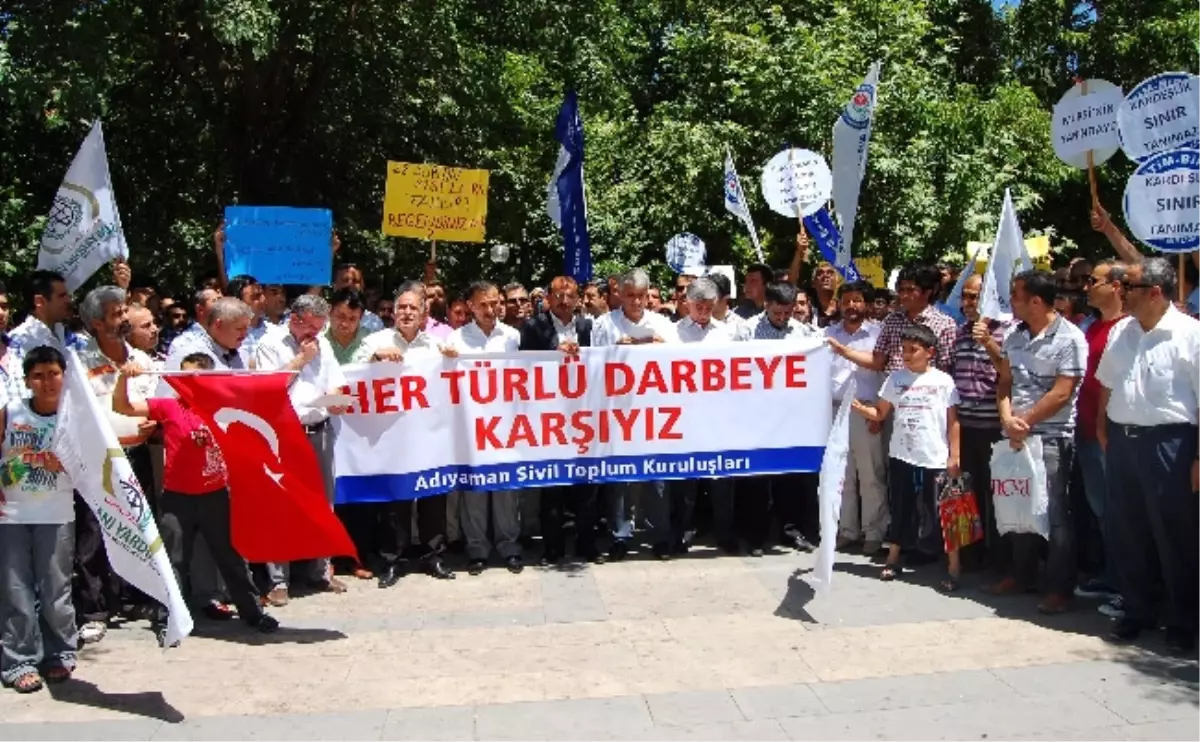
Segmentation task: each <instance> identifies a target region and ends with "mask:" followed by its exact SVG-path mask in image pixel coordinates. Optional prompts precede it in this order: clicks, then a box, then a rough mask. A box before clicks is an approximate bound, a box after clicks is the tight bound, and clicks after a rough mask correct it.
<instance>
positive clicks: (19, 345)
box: [8, 314, 74, 378]
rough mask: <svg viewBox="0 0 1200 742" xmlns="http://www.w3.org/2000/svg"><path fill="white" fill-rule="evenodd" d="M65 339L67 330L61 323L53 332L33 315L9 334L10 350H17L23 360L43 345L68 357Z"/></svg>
mask: <svg viewBox="0 0 1200 742" xmlns="http://www.w3.org/2000/svg"><path fill="white" fill-rule="evenodd" d="M65 338H66V329H65V328H64V327H63V326H62V324H61V323H60V324H57V325H55V326H54V329H53V330H51V329H50V328H49V327H47V326H46V323H44V322H42V321H41V320H40V319H38V318H37V317H34V316H33V315H32V314H31V315H29V316H28V317H26V318H25V321H24V322H22V323H21V324H19V325H17V327H16V329H14V330H12V331H11V332H9V333H8V349H9V350H15V351H16V352H17V356H19V357H20V358H22V359H23V358H24V357H25V354H26V353H28V352H29V351H30V350H33V349H34V348H37V347H38V346H41V345H49V346H50V347H51V348H54V349H55V350H57V351H58V352H59V353H62V354H63V355H66V353H67V347H68V344H67V342H66V339H65ZM72 347H74V346H72ZM22 378H24V374H22Z"/></svg>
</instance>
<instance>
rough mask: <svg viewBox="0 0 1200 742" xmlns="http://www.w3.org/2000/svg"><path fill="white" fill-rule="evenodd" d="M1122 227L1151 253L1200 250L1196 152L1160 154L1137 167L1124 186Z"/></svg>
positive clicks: (1199, 158)
mask: <svg viewBox="0 0 1200 742" xmlns="http://www.w3.org/2000/svg"><path fill="white" fill-rule="evenodd" d="M1125 223H1126V224H1128V225H1129V231H1130V232H1132V233H1133V236H1134V237H1136V238H1138V239H1139V240H1141V241H1142V242H1145V243H1146V244H1147V245H1149V246H1150V247H1153V248H1154V249H1155V250H1159V251H1161V252H1171V253H1177V252H1192V251H1193V250H1195V249H1197V248H1200V150H1195V149H1177V150H1174V151H1172V152H1163V153H1162V154H1158V155H1154V156H1153V157H1151V158H1149V159H1147V160H1146V161H1145V162H1143V163H1142V164H1141V165H1139V166H1138V169H1137V170H1135V171H1134V173H1133V175H1130V176H1129V182H1128V183H1126V184H1125Z"/></svg>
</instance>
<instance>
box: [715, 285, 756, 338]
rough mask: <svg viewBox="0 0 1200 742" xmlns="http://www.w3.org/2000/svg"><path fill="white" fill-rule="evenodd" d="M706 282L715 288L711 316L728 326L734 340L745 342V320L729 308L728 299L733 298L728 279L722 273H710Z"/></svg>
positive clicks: (731, 286)
mask: <svg viewBox="0 0 1200 742" xmlns="http://www.w3.org/2000/svg"><path fill="white" fill-rule="evenodd" d="M707 278H708V280H710V281H712V282H713V285H714V286H716V287H717V301H716V303H715V304H713V311H712V316H713V318H714V319H719V320H721V321H722V322H724V323H725V324H726V325H728V326H729V331H730V333H731V334H732V335H733V337H734V339H735V340H746V339H747V338H746V337H745V335H746V333H747V327H746V320H744V319H742V317H741V315H739V314H738V313H737V312H735V311H733V310H732V309H730V307H729V299H730V298H731V297H732V296H733V284H732V283H730V281H729V277H728V276H726V275H724V274H722V273H710V274H709V275H708V276H707Z"/></svg>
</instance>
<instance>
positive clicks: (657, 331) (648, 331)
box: [592, 309, 678, 348]
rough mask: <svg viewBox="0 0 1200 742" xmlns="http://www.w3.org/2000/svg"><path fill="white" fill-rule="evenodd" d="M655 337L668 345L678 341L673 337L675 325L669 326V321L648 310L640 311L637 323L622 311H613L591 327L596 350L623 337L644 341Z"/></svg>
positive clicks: (614, 343)
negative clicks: (640, 314)
mask: <svg viewBox="0 0 1200 742" xmlns="http://www.w3.org/2000/svg"><path fill="white" fill-rule="evenodd" d="M655 335H657V336H658V337H660V338H662V339H663V341H664V342H668V343H671V342H675V341H676V340H677V339H678V338H677V337H676V335H675V325H673V324H671V320H670V319H668V318H667V317H666V316H664V315H661V314H659V313H658V312H651V311H650V310H649V309H644V310H642V316H641V319H639V320H638V321H637V322H634V321H632V320H630V319H629V318H628V317H626V316H625V311H624V310H623V309H614V310H613V311H611V312H609V313H608V314H605V315H602V316H601V317H600V319H598V320H596V322H595V324H594V325H592V345H593V346H594V347H597V348H599V347H602V346H605V345H616V344H617V343H618V342H619V341H620V340H621V338H625V337H628V338H632V339H634V340H644V339H646V338H652V337H654V336H655Z"/></svg>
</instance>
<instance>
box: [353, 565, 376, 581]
mask: <svg viewBox="0 0 1200 742" xmlns="http://www.w3.org/2000/svg"><path fill="white" fill-rule="evenodd" d="M354 576H355V577H357V578H358V579H360V580H373V579H375V573H374V572H372V571H371V570H369V569H363V568H362V567H359V568H357V569H355V570H354Z"/></svg>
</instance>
